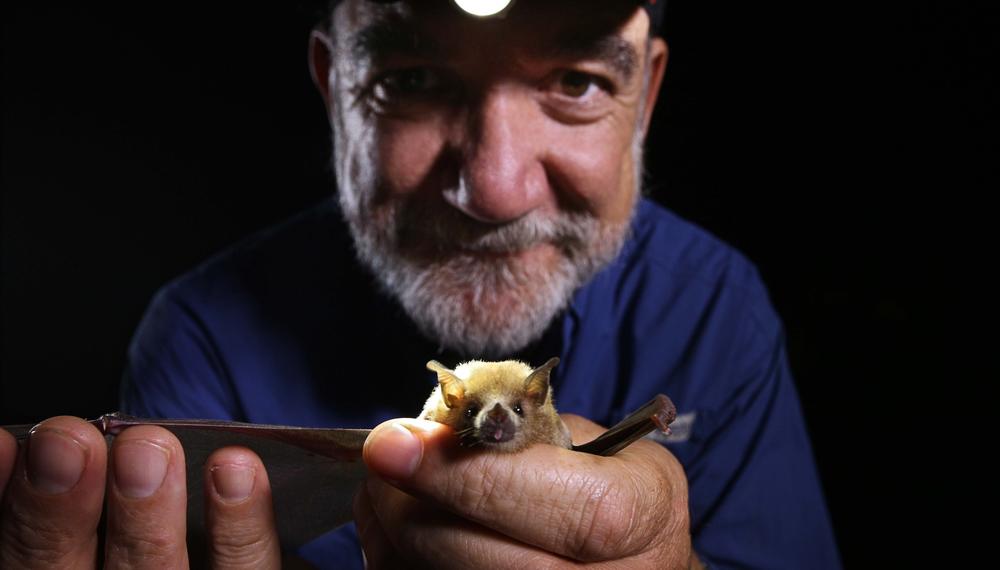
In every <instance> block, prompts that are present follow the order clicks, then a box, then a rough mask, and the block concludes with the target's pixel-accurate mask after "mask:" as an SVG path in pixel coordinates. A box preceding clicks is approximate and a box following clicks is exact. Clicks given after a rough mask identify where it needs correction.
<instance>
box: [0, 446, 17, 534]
mask: <svg viewBox="0 0 1000 570" xmlns="http://www.w3.org/2000/svg"><path fill="white" fill-rule="evenodd" d="M16 461H17V440H15V439H14V436H13V435H11V434H10V433H8V432H7V431H6V430H2V429H0V499H3V494H4V490H5V489H7V481H9V480H10V474H11V473H12V472H13V471H14V463H15V462H16ZM0 516H2V515H0Z"/></svg>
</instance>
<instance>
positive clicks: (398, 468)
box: [362, 418, 453, 482]
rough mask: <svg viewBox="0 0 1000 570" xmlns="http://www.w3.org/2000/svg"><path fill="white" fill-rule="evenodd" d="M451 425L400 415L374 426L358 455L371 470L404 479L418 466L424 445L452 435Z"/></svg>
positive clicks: (381, 475)
mask: <svg viewBox="0 0 1000 570" xmlns="http://www.w3.org/2000/svg"><path fill="white" fill-rule="evenodd" d="M452 434H453V432H452V429H451V428H450V427H448V426H446V425H444V424H440V423H437V422H432V421H428V420H416V419H410V418H400V419H395V420H389V421H387V422H383V423H381V424H379V425H378V426H376V427H375V429H373V430H372V432H371V433H370V434H369V435H368V439H366V440H365V446H364V451H363V452H362V455H363V457H364V460H365V464H366V465H367V466H368V469H370V470H371V471H372V472H374V473H376V474H377V475H379V476H380V477H382V478H383V479H386V480H388V481H390V482H402V481H406V480H408V479H409V478H410V477H412V476H413V474H414V473H416V472H417V470H418V469H419V468H420V462H421V461H422V460H423V457H424V446H425V445H436V444H437V443H439V442H441V441H442V440H444V439H446V438H449V437H452Z"/></svg>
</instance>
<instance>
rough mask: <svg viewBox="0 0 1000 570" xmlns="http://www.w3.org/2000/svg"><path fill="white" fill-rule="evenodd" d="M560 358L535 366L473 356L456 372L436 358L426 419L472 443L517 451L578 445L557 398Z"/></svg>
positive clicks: (504, 450)
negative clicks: (554, 377)
mask: <svg viewBox="0 0 1000 570" xmlns="http://www.w3.org/2000/svg"><path fill="white" fill-rule="evenodd" d="M556 364H559V359H558V358H550V359H549V360H548V362H546V363H545V364H543V365H541V366H539V367H538V368H535V369H532V368H531V367H530V366H528V365H527V364H525V363H523V362H519V361H517V360H505V361H503V362H483V361H480V360H472V361H469V362H466V363H464V364H461V365H459V366H458V367H456V368H455V370H450V369H448V368H446V367H445V366H444V365H442V364H441V363H440V362H437V361H436V360H432V361H430V362H428V363H427V368H428V369H429V370H433V371H435V372H437V375H438V386H437V387H436V388H434V391H433V392H431V395H430V397H429V398H427V403H426V404H424V411H423V412H421V414H420V417H421V418H422V419H425V420H434V421H436V422H439V423H442V424H447V425H449V426H451V428H452V429H453V430H455V434H456V435H458V437H459V441H460V442H461V443H462V445H464V446H466V447H475V446H481V447H483V448H484V449H488V450H490V451H500V452H507V453H513V452H517V451H521V450H522V449H524V448H526V447H528V446H529V445H531V444H533V443H549V444H552V445H555V446H558V447H563V448H566V449H569V448H571V447H572V446H573V441H572V440H571V439H570V435H569V428H567V427H566V424H564V423H563V421H562V419H560V418H559V414H558V413H556V408H555V405H554V404H553V402H552V388H551V387H550V386H549V374H550V373H551V371H552V369H553V368H554V367H555V365H556Z"/></svg>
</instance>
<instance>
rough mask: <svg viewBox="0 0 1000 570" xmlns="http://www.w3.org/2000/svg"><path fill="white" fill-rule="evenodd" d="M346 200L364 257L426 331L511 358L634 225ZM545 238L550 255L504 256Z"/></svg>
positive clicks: (468, 349)
mask: <svg viewBox="0 0 1000 570" xmlns="http://www.w3.org/2000/svg"><path fill="white" fill-rule="evenodd" d="M350 202H352V201H351V200H345V199H344V198H343V197H342V198H341V206H342V209H343V212H344V216H345V219H346V220H347V222H348V225H349V227H350V231H351V235H352V236H353V238H354V244H355V248H356V250H357V254H358V258H359V260H360V261H361V262H362V263H363V264H364V265H365V266H366V267H368V268H369V269H370V270H371V271H372V273H373V274H374V275H375V277H376V278H377V280H378V281H379V283H380V285H381V286H382V288H383V289H384V290H385V291H386V292H387V293H388V294H389V295H390V296H392V297H393V298H395V299H396V300H397V301H398V302H399V303H400V304H401V305H402V307H403V309H404V310H405V311H406V313H407V314H408V315H409V317H410V318H411V319H412V320H413V321H414V322H415V323H416V324H417V326H418V327H419V329H420V330H421V331H422V332H423V333H424V334H425V335H426V336H428V337H429V338H431V339H433V340H435V341H437V342H438V343H440V345H441V346H442V347H444V348H449V349H452V350H455V351H458V352H459V353H462V354H464V355H467V356H470V357H501V356H504V355H509V354H511V353H513V352H516V351H517V350H520V349H521V348H524V347H525V346H527V345H528V344H530V343H531V342H533V341H535V340H537V339H538V338H539V337H541V335H542V333H543V332H544V331H545V329H546V328H547V327H548V325H549V323H551V322H552V320H553V319H554V318H555V317H556V316H557V314H559V313H560V312H561V311H562V310H563V309H565V308H566V307H567V305H569V302H570V301H571V299H572V297H573V294H574V293H575V292H576V290H577V289H578V288H579V287H581V286H582V285H583V284H585V283H586V282H587V281H589V280H590V279H591V278H592V277H593V276H594V274H596V273H597V272H598V271H600V270H601V269H602V268H603V267H605V266H606V265H607V264H608V263H610V262H611V260H613V259H614V258H615V257H616V256H617V255H618V253H619V251H620V250H621V247H622V244H623V243H624V241H625V237H626V234H627V231H628V227H629V222H630V220H627V221H626V222H624V223H620V224H609V223H606V222H603V221H601V220H598V219H597V218H595V217H594V216H592V215H589V214H585V213H568V212H559V213H557V214H555V215H553V216H547V215H543V214H540V213H538V212H532V213H530V214H528V215H527V216H525V217H523V218H520V219H518V220H516V221H514V222H510V223H508V224H503V225H491V224H483V223H481V222H478V221H475V220H473V219H471V218H468V217H466V216H465V215H463V214H462V213H460V212H458V211H457V210H455V209H453V208H451V207H450V206H444V205H442V206H440V207H438V208H437V209H436V211H434V212H431V211H427V210H428V209H427V208H421V207H419V206H417V205H416V204H415V203H411V202H408V201H402V202H394V203H392V204H391V205H386V206H384V207H383V209H382V210H381V211H380V212H379V213H378V215H377V216H372V215H370V214H371V213H373V212H371V213H369V215H362V214H361V212H359V211H357V210H358V208H356V205H357V202H354V205H355V207H354V208H352V204H351V203H350ZM539 243H548V244H551V245H552V246H554V249H555V252H556V253H557V255H556V256H555V259H554V260H542V261H540V260H538V259H532V260H530V262H524V261H521V260H518V259H516V258H514V257H513V256H512V255H504V254H512V253H513V252H517V251H521V250H524V249H526V248H527V247H530V246H532V245H537V244H539ZM411 244H417V245H416V246H414V245H411Z"/></svg>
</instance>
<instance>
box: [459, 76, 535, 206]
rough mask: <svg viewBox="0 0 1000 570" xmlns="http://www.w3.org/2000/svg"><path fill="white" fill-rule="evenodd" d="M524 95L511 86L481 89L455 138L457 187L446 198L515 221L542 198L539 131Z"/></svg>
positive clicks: (529, 102)
mask: <svg viewBox="0 0 1000 570" xmlns="http://www.w3.org/2000/svg"><path fill="white" fill-rule="evenodd" d="M533 112H534V109H533V106H532V104H531V101H530V100H529V98H528V97H526V96H525V95H524V94H519V93H516V92H511V91H504V90H494V91H490V92H488V93H486V94H484V95H483V96H482V97H481V98H480V99H479V101H477V103H476V104H475V105H472V106H471V108H470V110H469V115H468V118H467V120H466V121H463V124H461V125H457V128H458V129H459V130H460V131H461V132H458V133H456V138H457V139H458V141H457V142H458V147H459V155H460V157H461V158H460V167H459V173H458V175H459V183H458V187H457V188H455V189H453V190H449V191H448V192H446V193H445V199H446V200H448V201H449V202H450V203H451V204H452V205H453V206H455V207H456V208H458V209H460V210H462V211H463V212H465V213H466V214H467V215H469V216H471V217H473V218H475V219H477V220H480V221H483V222H490V223H504V222H509V221H512V220H516V219H518V218H520V217H522V216H524V215H526V214H527V213H529V212H531V211H532V210H534V209H536V208H539V207H540V206H542V205H543V204H544V203H545V201H546V200H547V194H548V181H547V179H546V175H545V169H544V166H543V164H542V161H541V156H542V154H541V150H542V148H543V145H542V139H543V137H542V133H541V128H542V127H541V125H540V124H539V122H538V117H535V116H533Z"/></svg>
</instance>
